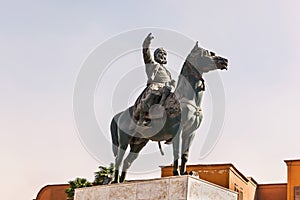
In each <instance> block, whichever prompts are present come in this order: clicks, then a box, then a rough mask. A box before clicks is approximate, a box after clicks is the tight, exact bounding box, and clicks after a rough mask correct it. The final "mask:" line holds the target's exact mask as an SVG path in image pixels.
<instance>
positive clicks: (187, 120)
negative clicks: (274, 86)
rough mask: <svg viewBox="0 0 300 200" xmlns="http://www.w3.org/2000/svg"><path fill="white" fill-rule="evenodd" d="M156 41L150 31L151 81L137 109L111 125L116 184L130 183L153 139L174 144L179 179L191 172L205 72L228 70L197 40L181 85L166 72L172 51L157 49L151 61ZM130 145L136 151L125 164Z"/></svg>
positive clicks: (146, 52) (222, 60) (147, 52)
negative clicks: (129, 176)
mask: <svg viewBox="0 0 300 200" xmlns="http://www.w3.org/2000/svg"><path fill="white" fill-rule="evenodd" d="M153 38H154V37H153V35H152V34H151V33H150V34H149V35H148V36H147V37H146V38H145V40H144V42H143V45H142V47H143V50H142V51H143V58H144V62H145V68H146V74H147V77H148V80H147V86H146V88H145V89H144V90H143V92H142V93H141V95H140V96H139V97H138V98H137V100H136V102H135V104H134V105H133V106H131V107H129V108H128V109H126V110H124V111H123V112H121V113H118V114H116V115H115V116H114V117H113V119H112V121H111V125H110V130H111V138H112V146H113V153H114V156H115V175H114V180H113V183H118V182H124V180H125V177H126V172H127V170H128V169H129V167H130V166H131V164H132V163H133V161H134V160H135V159H136V158H137V157H138V154H139V152H140V151H141V150H142V149H143V147H144V146H145V145H146V144H147V143H148V141H149V140H152V141H157V142H158V144H159V148H160V150H161V144H160V142H161V141H165V143H166V144H172V146H173V157H174V163H173V175H174V176H176V175H184V174H187V171H186V163H187V161H188V155H189V149H190V146H191V143H192V141H193V139H194V136H195V132H196V130H197V129H198V128H199V126H200V123H201V121H202V117H203V115H202V111H201V101H202V96H203V92H204V91H205V83H204V79H203V74H204V73H207V72H209V71H213V70H216V69H220V70H223V69H226V70H227V65H228V60H227V59H225V58H222V57H220V56H217V55H216V54H215V53H214V52H210V51H208V50H205V49H203V48H201V47H199V46H198V42H196V44H195V46H194V47H193V49H192V50H191V52H190V53H189V55H188V56H187V58H186V60H185V61H184V64H183V67H182V69H181V72H180V75H179V78H178V83H177V85H176V87H175V81H174V80H173V79H172V77H171V73H170V72H169V70H168V69H167V68H166V64H167V52H166V50H165V49H163V48H158V49H156V50H155V51H154V60H153V59H152V57H151V54H150V43H151V40H152V39H153ZM180 145H181V146H180ZM128 146H130V152H129V153H128V155H127V157H126V158H125V160H124V156H125V152H126V149H127V147H128ZM161 153H162V154H163V152H162V150H161ZM179 159H180V160H181V166H180V169H179ZM121 167H122V171H121V176H120V168H121Z"/></svg>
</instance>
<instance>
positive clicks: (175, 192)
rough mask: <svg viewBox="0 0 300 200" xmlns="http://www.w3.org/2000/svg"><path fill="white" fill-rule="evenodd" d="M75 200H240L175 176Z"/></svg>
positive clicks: (101, 189)
mask: <svg viewBox="0 0 300 200" xmlns="http://www.w3.org/2000/svg"><path fill="white" fill-rule="evenodd" d="M74 199H75V200H100V199H101V200H237V193H236V192H233V191H231V190H228V189H226V188H223V187H220V186H217V185H215V184H212V183H209V182H207V181H204V180H201V179H198V178H195V177H192V176H172V177H165V178H159V179H152V180H141V181H132V182H126V183H120V184H112V185H102V186H94V187H87V188H79V189H76V190H75V198H74Z"/></svg>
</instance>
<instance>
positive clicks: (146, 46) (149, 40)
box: [143, 33, 154, 48]
mask: <svg viewBox="0 0 300 200" xmlns="http://www.w3.org/2000/svg"><path fill="white" fill-rule="evenodd" d="M153 39H154V37H153V35H152V33H149V34H148V35H147V37H146V38H145V40H144V43H143V47H144V48H148V47H149V46H150V42H151V40H153Z"/></svg>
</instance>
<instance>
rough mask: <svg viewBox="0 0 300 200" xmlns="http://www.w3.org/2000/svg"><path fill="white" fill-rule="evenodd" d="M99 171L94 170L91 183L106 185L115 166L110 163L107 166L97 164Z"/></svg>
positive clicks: (112, 174)
mask: <svg viewBox="0 0 300 200" xmlns="http://www.w3.org/2000/svg"><path fill="white" fill-rule="evenodd" d="M99 169H100V170H99V171H97V172H95V180H94V182H93V185H106V184H109V183H110V182H111V181H112V177H113V176H114V171H115V167H114V164H113V163H110V165H109V167H108V168H107V167H104V166H99Z"/></svg>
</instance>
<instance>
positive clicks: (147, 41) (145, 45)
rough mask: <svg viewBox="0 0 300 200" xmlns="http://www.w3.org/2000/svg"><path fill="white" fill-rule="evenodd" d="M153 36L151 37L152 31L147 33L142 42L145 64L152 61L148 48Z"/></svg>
mask: <svg viewBox="0 0 300 200" xmlns="http://www.w3.org/2000/svg"><path fill="white" fill-rule="evenodd" d="M153 38H154V37H153V35H152V33H149V34H148V36H147V37H146V38H145V40H144V42H143V57H144V62H145V64H149V63H154V62H153V60H152V57H151V54H150V49H149V47H150V43H151V40H152V39H153Z"/></svg>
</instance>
